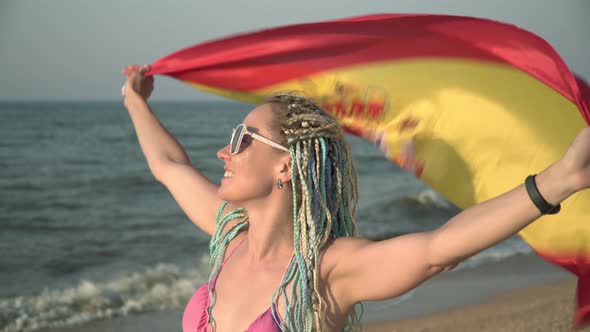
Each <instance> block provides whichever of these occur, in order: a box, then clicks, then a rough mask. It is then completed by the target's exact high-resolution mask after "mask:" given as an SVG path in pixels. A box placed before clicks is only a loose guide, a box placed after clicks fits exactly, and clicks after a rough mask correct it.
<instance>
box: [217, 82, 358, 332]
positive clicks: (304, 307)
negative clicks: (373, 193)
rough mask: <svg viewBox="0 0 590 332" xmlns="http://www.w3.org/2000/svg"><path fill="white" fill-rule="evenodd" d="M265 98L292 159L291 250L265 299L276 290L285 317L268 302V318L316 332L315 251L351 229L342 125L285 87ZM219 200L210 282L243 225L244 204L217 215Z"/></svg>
mask: <svg viewBox="0 0 590 332" xmlns="http://www.w3.org/2000/svg"><path fill="white" fill-rule="evenodd" d="M264 104H270V105H271V106H272V107H273V112H274V116H273V122H274V123H273V124H272V126H271V128H274V129H275V130H277V131H280V133H281V135H280V137H281V139H280V140H279V143H281V144H282V145H283V146H287V147H288V148H289V151H290V153H291V160H292V176H291V183H292V185H291V187H292V190H293V230H294V246H295V253H294V255H295V256H294V259H293V260H292V261H291V263H290V264H289V266H288V268H287V273H286V274H285V277H284V278H283V280H282V281H281V285H280V286H279V288H278V289H277V290H276V291H275V292H274V294H273V297H272V301H273V303H274V301H275V300H276V299H277V298H278V297H279V296H281V294H282V295H283V298H284V300H285V304H286V305H285V307H286V314H285V316H286V317H285V319H284V320H283V322H282V324H279V319H278V314H277V312H276V309H275V306H273V305H271V308H272V316H273V318H274V320H275V321H276V322H277V324H278V325H279V326H280V328H281V330H282V331H308V332H311V331H312V329H313V330H322V328H321V327H322V326H323V317H325V312H326V303H325V302H324V300H323V299H322V297H321V296H320V294H319V291H318V289H319V279H320V273H319V271H320V269H319V263H320V258H321V256H320V255H321V253H322V249H324V247H325V245H326V243H327V242H328V241H329V240H331V239H334V238H338V237H346V236H356V235H357V227H356V204H357V199H358V192H357V179H356V171H355V168H354V164H353V160H352V157H351V154H350V148H349V147H348V144H347V143H346V141H345V140H344V133H343V131H342V129H341V128H340V126H339V125H338V123H337V122H336V121H335V120H334V118H333V117H332V116H330V115H329V114H328V113H326V112H325V111H323V110H322V109H321V108H320V107H319V105H318V104H317V103H316V102H315V101H313V100H311V99H309V98H305V97H302V96H298V95H295V94H292V93H287V94H278V95H274V96H271V97H269V98H268V99H266V100H265V101H264ZM226 204H227V202H224V203H223V204H222V206H221V208H220V209H219V212H218V214H217V218H216V223H217V228H216V231H215V233H214V234H213V237H212V239H211V243H210V245H209V249H210V252H211V265H212V267H213V270H212V272H211V276H210V279H209V281H210V282H209V284H211V279H212V278H214V276H215V275H216V274H217V272H218V271H219V269H220V266H221V261H222V258H223V253H224V251H225V249H226V247H227V244H228V243H229V242H230V241H231V240H232V239H233V238H234V237H235V236H236V235H237V234H238V233H239V232H240V231H242V230H243V229H247V227H248V215H247V213H246V211H245V209H237V210H235V211H232V212H230V213H228V214H226V215H225V216H223V218H221V213H222V211H223V208H224V207H225V205H226ZM220 218H221V220H220ZM235 219H239V222H237V223H235V224H233V226H232V227H231V228H230V229H229V230H226V231H225V232H223V230H224V229H225V226H226V225H227V224H228V223H229V222H230V221H232V220H235ZM291 280H293V281H294V282H293V285H292V286H291V290H290V297H289V298H290V299H291V302H289V301H288V300H287V296H286V287H287V285H288V284H289V282H290V281H291ZM209 296H210V298H211V304H210V306H209V307H208V308H207V311H208V313H209V317H210V320H211V321H213V319H212V315H211V310H212V308H213V305H214V304H215V294H214V293H213V292H212V291H211V289H210V290H209ZM361 316H362V305H361ZM213 323H214V321H213ZM360 329H361V327H360V317H358V316H357V312H356V310H353V312H352V314H351V315H350V316H349V317H348V319H347V323H346V326H345V328H344V331H358V330H360Z"/></svg>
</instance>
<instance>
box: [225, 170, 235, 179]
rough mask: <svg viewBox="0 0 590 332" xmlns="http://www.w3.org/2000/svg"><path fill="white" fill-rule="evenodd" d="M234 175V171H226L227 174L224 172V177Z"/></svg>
mask: <svg viewBox="0 0 590 332" xmlns="http://www.w3.org/2000/svg"><path fill="white" fill-rule="evenodd" d="M233 176H234V173H233V172H232V171H225V174H223V177H224V178H231V177H233Z"/></svg>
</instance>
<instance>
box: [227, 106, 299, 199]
mask: <svg viewBox="0 0 590 332" xmlns="http://www.w3.org/2000/svg"><path fill="white" fill-rule="evenodd" d="M271 120H272V108H271V106H270V105H268V104H264V105H261V106H258V107H256V108H255V109H254V110H252V111H251V112H250V113H249V114H248V116H246V118H245V119H244V121H243V122H242V123H243V124H245V125H246V126H247V127H248V130H249V131H251V132H255V133H257V134H259V135H262V136H264V137H266V138H268V139H271V140H273V141H275V142H276V141H278V140H279V139H278V133H275V132H272V131H271V128H270V124H271ZM230 135H231V133H228V140H229V138H230ZM288 155H289V154H288V153H287V152H285V151H282V150H279V149H277V148H274V147H272V146H270V145H268V144H265V143H263V142H261V141H259V140H256V139H253V138H252V137H251V136H249V135H244V138H243V140H242V144H241V147H240V151H239V152H238V153H237V154H235V155H231V154H230V147H229V144H228V145H226V146H225V147H224V148H223V149H221V150H219V152H217V157H218V158H219V159H220V160H221V161H223V162H224V167H225V175H224V176H223V178H222V180H221V185H220V186H219V189H218V190H217V194H218V196H219V198H221V199H222V200H227V201H232V202H244V201H248V200H256V199H259V198H263V197H266V196H268V195H269V194H270V193H271V192H272V190H275V189H276V181H277V179H278V176H279V173H280V171H281V169H283V166H284V161H285V159H286V157H287V159H288Z"/></svg>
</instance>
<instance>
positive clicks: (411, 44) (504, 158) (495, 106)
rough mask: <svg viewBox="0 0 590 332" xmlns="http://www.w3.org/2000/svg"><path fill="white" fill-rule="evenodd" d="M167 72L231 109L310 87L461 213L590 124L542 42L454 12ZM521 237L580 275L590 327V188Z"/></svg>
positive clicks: (265, 37)
mask: <svg viewBox="0 0 590 332" xmlns="http://www.w3.org/2000/svg"><path fill="white" fill-rule="evenodd" d="M147 74H148V75H156V74H164V75H169V76H172V77H174V78H176V79H179V80H182V81H184V82H186V83H187V84H190V85H192V86H194V87H195V88H198V89H201V90H205V91H208V92H211V93H215V94H218V95H221V96H225V97H228V98H231V99H236V100H241V101H246V102H259V101H261V99H262V98H263V97H264V96H267V95H269V94H272V93H273V92H281V91H287V90H298V91H302V92H305V94H307V95H308V96H310V97H313V98H315V99H316V100H317V101H319V102H320V103H321V104H322V105H323V107H324V108H325V109H326V110H327V111H329V112H331V113H332V114H333V115H334V116H336V118H337V119H338V120H339V121H340V123H341V124H342V125H343V127H344V128H345V130H347V131H348V132H349V133H352V134H354V135H358V136H361V137H363V138H365V139H367V140H370V141H373V142H375V143H376V144H378V145H379V147H380V148H381V149H382V150H383V152H384V154H385V155H386V157H387V158H389V159H391V160H392V161H394V162H396V163H398V164H399V165H400V166H402V167H404V168H406V169H408V170H411V171H412V172H414V174H416V175H417V176H419V177H420V178H421V179H422V180H423V181H425V182H426V183H428V184H429V185H430V186H431V187H432V188H434V189H435V190H436V191H438V192H439V193H441V194H442V195H443V196H444V197H445V198H446V199H448V200H449V201H451V202H452V203H454V204H455V205H457V206H458V207H461V208H467V207H469V206H472V205H474V204H477V203H480V202H483V201H486V200H488V199H491V198H493V197H495V196H498V195H500V194H502V193H504V192H506V191H508V190H510V189H512V188H514V187H515V186H517V185H518V184H521V183H523V181H524V179H525V177H526V176H527V175H529V174H533V173H536V172H539V171H541V170H542V169H544V168H545V167H547V166H549V165H550V164H551V163H553V162H554V161H556V160H558V159H559V158H561V156H562V155H563V154H564V153H565V151H566V150H567V147H568V146H569V144H570V143H571V142H572V141H573V139H574V137H575V136H576V134H577V133H578V132H579V131H580V130H581V129H582V128H583V127H584V126H586V125H587V124H589V123H590V88H589V87H588V86H587V85H586V84H585V83H584V82H583V81H582V80H580V79H578V78H576V77H575V76H574V75H573V74H572V73H571V72H570V70H569V69H568V67H567V66H566V65H565V63H564V62H563V60H562V59H561V58H560V57H559V55H558V54H557V52H556V51H555V50H554V49H553V48H552V47H551V46H550V45H549V44H548V43H547V42H546V41H545V40H543V39H542V38H540V37H538V36H536V35H534V34H532V33H530V32H528V31H525V30H523V29H520V28H518V27H516V26H514V25H509V24H504V23H500V22H496V21H491V20H487V19H481V18H473V17H460V16H446V15H406V14H404V15H395V14H383V15H371V16H363V17H355V18H348V19H342V20H336V21H326V22H318V23H308V24H299V25H291V26H285V27H279V28H274V29H269V30H263V31H258V32H254V33H248V34H242V35H238V36H234V37H230V38H224V39H220V40H215V41H210V42H206V43H203V44H200V45H196V46H192V47H189V48H186V49H183V50H180V51H178V52H175V53H172V54H170V55H168V56H166V57H164V58H162V59H160V60H158V61H156V62H155V63H154V64H153V65H152V69H151V71H150V72H148V73H147ZM519 235H520V236H521V237H522V238H523V239H524V240H525V241H526V242H527V243H528V244H529V245H530V246H531V247H532V248H533V249H534V250H535V251H536V252H537V253H538V254H539V255H540V256H542V257H544V258H545V259H546V260H548V261H550V262H552V263H554V264H557V265H559V266H562V267H564V268H566V269H567V270H569V271H571V272H572V273H574V274H576V275H577V276H578V289H577V311H576V315H575V318H574V326H577V327H579V326H581V325H582V324H584V323H588V322H590V191H585V192H581V193H578V194H576V195H574V196H572V197H570V198H569V199H568V200H567V201H565V202H564V203H563V204H562V210H561V212H560V213H559V214H557V215H548V216H543V217H542V218H541V219H540V220H538V221H537V222H535V223H533V224H531V225H530V226H528V227H527V228H525V229H524V230H522V231H521V232H520V233H519Z"/></svg>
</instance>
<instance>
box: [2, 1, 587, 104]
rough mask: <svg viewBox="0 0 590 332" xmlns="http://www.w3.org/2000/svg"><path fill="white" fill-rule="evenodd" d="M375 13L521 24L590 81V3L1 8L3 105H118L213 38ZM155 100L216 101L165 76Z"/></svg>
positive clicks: (33, 4) (35, 4)
mask: <svg viewBox="0 0 590 332" xmlns="http://www.w3.org/2000/svg"><path fill="white" fill-rule="evenodd" d="M371 13H433V14H453V15H467V16H477V17H485V18H490V19H494V20H499V21H503V22H507V23H512V24H515V25H517V26H519V27H521V28H524V29H527V30H529V31H532V32H534V33H536V34H537V35H539V36H541V37H543V38H544V39H545V40H547V41H548V42H549V43H550V44H551V45H552V46H553V47H554V48H555V49H556V50H557V52H558V53H559V54H560V55H561V56H562V58H563V59H564V60H565V62H566V63H567V64H568V66H569V67H570V69H571V70H572V71H573V72H575V73H577V74H579V75H580V76H582V77H584V78H586V80H590V60H588V59H590V43H589V42H588V37H587V36H588V33H590V19H588V17H590V1H589V0H568V1H562V0H519V1H514V0H454V1H451V0H449V1H443V0H439V1H436V0H430V1H425V0H414V1H409V0H407V1H394V0H386V1H361V0H296V1H293V0H292V1H279V0H272V1H271V0H249V1H238V0H233V1H230V0H215V1H204V0H190V1H189V0H168V1H150V2H148V1H140V0H100V1H89V0H71V1H69V0H68V1H66V0H51V1H49V0H0V101H2V100H38V101H44V100H118V99H120V98H121V96H120V93H121V86H122V84H123V82H124V77H123V75H122V74H121V73H120V70H121V68H123V67H124V66H125V65H127V64H132V63H139V64H141V63H150V62H153V61H155V60H157V59H159V58H161V57H163V56H165V55H167V54H169V53H171V52H174V51H176V50H179V49H181V48H185V47H188V46H191V45H195V44H198V43H201V42H204V41H207V40H211V39H216V38H221V37H226V36H230V35H233V34H237V33H243V32H249V31H254V30H259V29H264V28H270V27H275V26H281V25H286V24H295V23H304V22H314V21H321V20H327V19H336V18H342V17H350V16H357V15H365V14H371ZM155 86H156V88H155V90H154V93H153V95H152V100H161V101H164V100H183V101H184V100H215V99H218V98H216V97H214V96H212V95H209V94H206V93H204V92H200V91H197V90H195V89H193V88H191V87H188V86H187V85H185V84H183V83H181V82H179V81H176V80H174V79H171V78H168V77H162V76H158V77H156V83H155Z"/></svg>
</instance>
